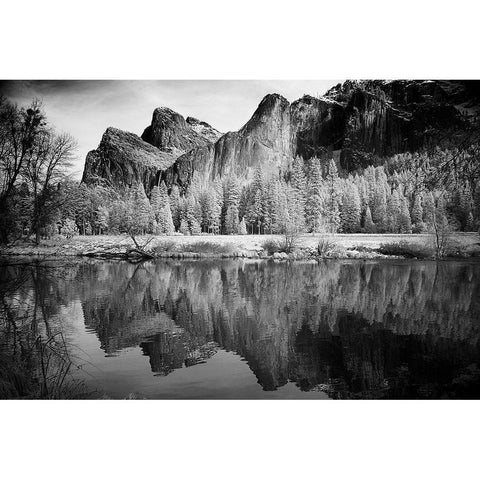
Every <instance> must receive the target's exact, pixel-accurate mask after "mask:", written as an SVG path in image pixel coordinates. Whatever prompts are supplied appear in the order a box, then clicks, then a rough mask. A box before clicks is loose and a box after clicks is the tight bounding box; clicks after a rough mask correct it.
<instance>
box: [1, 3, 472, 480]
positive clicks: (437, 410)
mask: <svg viewBox="0 0 480 480" xmlns="http://www.w3.org/2000/svg"><path fill="white" fill-rule="evenodd" d="M1 15H2V28H1V29H0V36H1V42H2V43H1V44H2V55H1V60H0V78H3V79H7V78H9V79H15V78H16V79H49V78H58V79H63V78H80V79H87V78H106V79H110V78H124V79H175V78H182V79H184V78H185V79H210V78H215V79H225V78H226V79H248V78H255V79H270V78H275V79H319V78H320V79H329V78H480V70H479V69H480V67H479V65H480V63H479V62H478V51H477V47H478V18H479V15H478V11H476V5H475V2H473V1H472V2H467V1H462V0H457V1H456V2H446V1H443V0H438V1H437V2H434V3H433V2H426V1H425V2H422V1H419V0H414V1H411V0H403V1H402V2H387V1H386V0H383V1H366V0H364V1H358V0H357V1H345V0H344V1H343V2H341V4H340V2H334V1H333V0H331V1H330V2H328V3H327V2H319V1H304V0H296V1H291V0H289V1H281V0H277V1H275V2H273V1H261V0H243V1H242V2H227V1H226V0H223V1H212V0H202V1H186V0H177V2H176V3H174V2H166V1H160V0H156V1H144V0H136V1H135V2H131V1H125V0H115V1H109V0H104V1H100V0H94V1H93V0H83V1H82V2H65V0H63V1H61V0H42V1H41V2H39V1H34V0H28V1H26V0H23V1H18V2H16V3H14V2H10V3H8V4H2V7H1ZM72 114H74V112H72ZM0 419H1V427H2V428H1V433H0V452H1V458H2V466H1V472H2V476H3V478H8V479H10V478H38V479H43V478H46V479H47V478H48V479H57V478H58V479H60V478H62V479H65V478H69V479H77V478H78V479H82V480H84V479H85V478H115V479H123V478H134V477H145V476H147V475H154V476H159V477H164V478H168V477H171V478H188V477H192V478H195V479H203V478H205V479H207V478H208V479H213V478H228V479H230V478H233V479H236V478H238V479H242V480H245V478H248V479H250V478H265V479H267V478H268V479H269V478H275V479H276V478H289V479H292V478H305V477H307V476H308V477H310V476H312V477H316V476H318V477H322V476H323V477H325V476H331V477H333V478H368V479H369V480H372V479H376V478H378V479H380V478H381V479H385V478H388V479H397V478H398V479H402V480H405V479H410V478H419V479H424V478H435V479H442V478H449V479H451V478H462V479H463V478H472V477H475V476H476V474H477V468H478V467H477V456H478V453H477V449H478V446H477V444H478V442H477V436H478V434H477V432H478V431H479V428H478V427H479V426H480V425H479V415H478V402H460V401H456V402H443V401H436V402H413V401H412V402H396V401H395V402H324V403H322V402H298V401H296V402H292V401H281V402H269V401H261V402H253V401H248V402H236V401H233V402H232V401H229V402H209V401H198V402H187V401H180V402H173V401H172V402H170V401H168V402H167V401H162V402H153V401H152V402H145V401H143V402H113V401H103V402H93V401H89V402H87V401H83V402H0Z"/></svg>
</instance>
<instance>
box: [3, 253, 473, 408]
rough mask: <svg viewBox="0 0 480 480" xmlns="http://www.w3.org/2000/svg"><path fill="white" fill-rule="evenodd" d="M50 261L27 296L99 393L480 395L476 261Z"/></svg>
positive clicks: (29, 284)
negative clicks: (58, 333)
mask: <svg viewBox="0 0 480 480" xmlns="http://www.w3.org/2000/svg"><path fill="white" fill-rule="evenodd" d="M49 265H50V267H52V266H53V268H48V269H45V268H41V267H40V266H39V268H38V269H36V270H35V271H34V273H33V274H32V275H33V276H32V279H31V280H29V281H28V282H27V284H26V288H25V289H24V290H23V293H22V295H25V296H29V295H30V298H35V301H36V302H37V303H38V304H39V305H42V312H43V314H44V315H45V319H46V324H47V325H48V328H50V329H61V330H62V332H63V333H64V335H65V337H66V338H67V339H68V342H69V345H70V346H71V347H70V348H71V349H72V352H74V353H75V358H76V359H77V360H76V363H77V364H78V365H80V366H81V369H79V370H78V371H75V375H76V376H77V377H78V378H82V379H83V380H84V381H85V384H86V386H87V389H88V391H89V392H91V393H90V395H91V396H93V397H102V396H104V397H108V398H125V397H127V396H128V395H129V394H136V396H137V397H140V398H172V399H173V398H174V399H184V398H185V399H186V398H221V399H226V398H235V399H237V398H271V399H274V398H280V399H281V398H300V399H328V398H334V399H337V398H480V263H478V262H458V261H455V262H433V261H428V262H423V261H398V262H392V261H388V262H387V261H383V262H361V261H326V262H324V263H321V264H318V265H317V264H307V263H303V264H302V263H275V262H272V261H251V260H224V261H219V260H216V261H186V260H177V261H174V260H171V261H170V260H169V261H155V262H153V261H152V262H144V263H141V264H137V265H133V264H130V263H126V262H119V261H94V260H88V261H85V260H82V261H75V262H69V263H68V264H62V263H58V262H55V263H53V264H52V263H50V264H49ZM14 268H15V269H16V270H15V271H13V273H12V272H10V274H11V275H13V276H15V275H19V274H20V273H21V270H22V267H14ZM29 269H30V270H31V267H29Z"/></svg>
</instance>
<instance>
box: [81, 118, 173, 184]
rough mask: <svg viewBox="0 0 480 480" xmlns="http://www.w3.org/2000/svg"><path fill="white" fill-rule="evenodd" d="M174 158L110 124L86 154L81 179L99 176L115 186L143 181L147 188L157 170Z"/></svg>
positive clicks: (89, 181) (169, 164)
mask: <svg viewBox="0 0 480 480" xmlns="http://www.w3.org/2000/svg"><path fill="white" fill-rule="evenodd" d="M175 160H176V157H175V156H174V155H172V154H170V153H167V152H162V151H161V150H159V149H158V148H156V147H153V146H152V145H150V144H149V143H147V142H144V141H143V140H142V139H141V138H139V137H138V136H137V135H135V134H133V133H129V132H124V131H122V130H118V129H116V128H112V127H110V128H107V130H106V132H105V133H104V134H103V137H102V140H101V142H100V145H99V146H98V148H97V149H96V150H92V151H91V152H89V153H88V154H87V158H86V160H85V168H84V171H83V178H82V181H83V182H85V183H96V182H98V181H99V180H102V181H106V182H107V183H108V184H110V185H112V186H115V187H118V186H130V185H133V184H135V183H143V184H144V185H145V187H146V188H147V189H149V188H150V187H151V186H152V179H155V177H156V176H157V173H158V171H163V170H166V169H168V168H169V167H170V166H171V165H172V164H173V163H174V162H175Z"/></svg>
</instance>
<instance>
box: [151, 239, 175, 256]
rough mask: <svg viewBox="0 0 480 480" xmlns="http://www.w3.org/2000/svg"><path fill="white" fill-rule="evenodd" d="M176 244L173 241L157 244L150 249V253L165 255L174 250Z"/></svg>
mask: <svg viewBox="0 0 480 480" xmlns="http://www.w3.org/2000/svg"><path fill="white" fill-rule="evenodd" d="M176 244H177V243H176V242H175V241H173V240H166V241H164V242H161V243H159V244H158V245H155V246H154V247H153V248H152V250H151V251H152V253H153V254H154V255H155V254H157V255H158V254H160V253H166V252H172V251H173V250H175V246H176Z"/></svg>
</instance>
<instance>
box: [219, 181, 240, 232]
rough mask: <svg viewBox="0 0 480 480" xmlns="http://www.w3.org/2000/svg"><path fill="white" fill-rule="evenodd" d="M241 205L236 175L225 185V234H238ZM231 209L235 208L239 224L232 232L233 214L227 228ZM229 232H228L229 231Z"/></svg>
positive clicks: (223, 217) (223, 216) (223, 223)
mask: <svg viewBox="0 0 480 480" xmlns="http://www.w3.org/2000/svg"><path fill="white" fill-rule="evenodd" d="M239 203H240V186H239V182H238V180H237V177H236V176H235V175H233V174H232V175H230V176H229V177H228V178H227V179H226V180H225V181H224V184H223V205H222V225H223V231H224V232H225V233H227V234H228V233H234V232H235V233H236V231H237V227H238V205H239ZM230 207H234V208H235V211H236V215H237V223H236V224H235V228H234V230H233V231H232V230H231V227H232V218H233V216H232V214H231V215H230V218H229V222H230V223H229V228H227V213H228V210H229V209H230ZM227 230H228V231H227Z"/></svg>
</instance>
